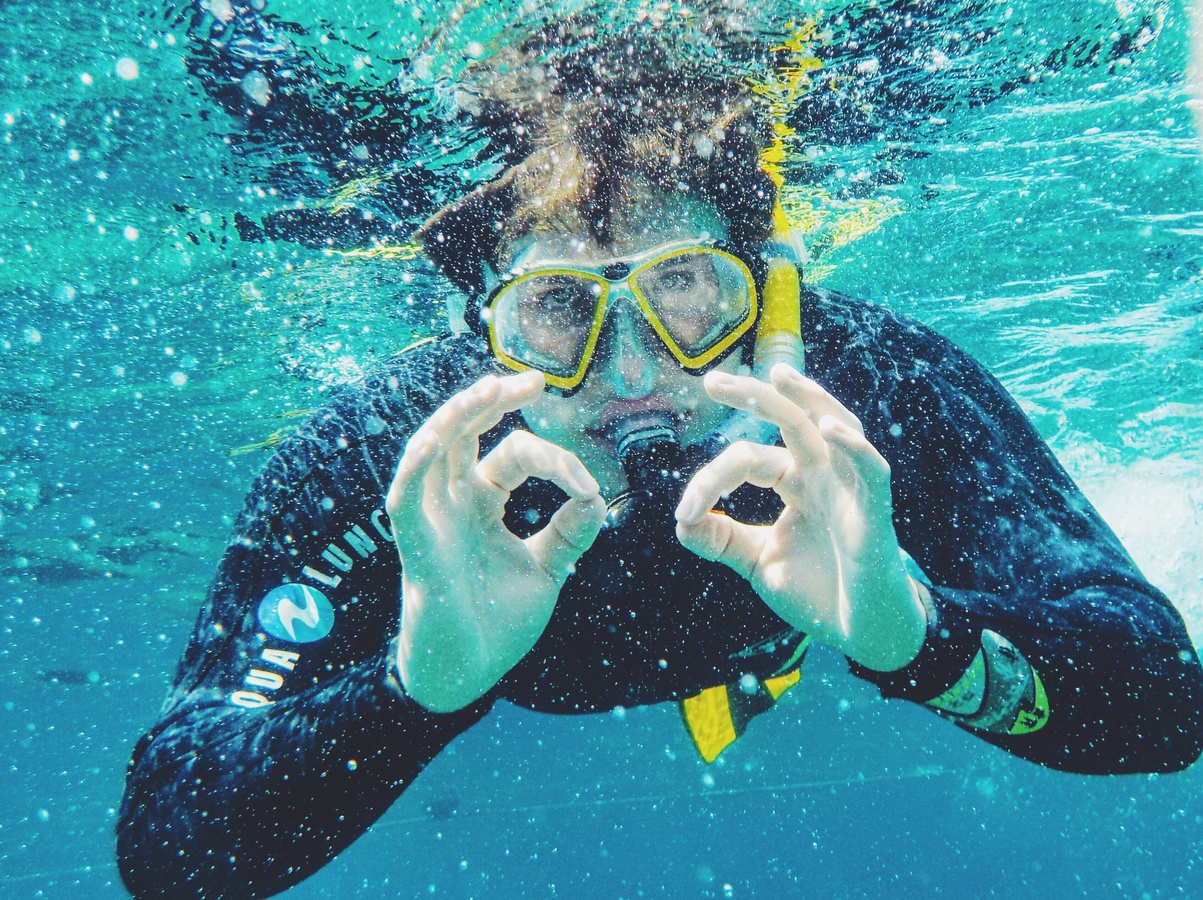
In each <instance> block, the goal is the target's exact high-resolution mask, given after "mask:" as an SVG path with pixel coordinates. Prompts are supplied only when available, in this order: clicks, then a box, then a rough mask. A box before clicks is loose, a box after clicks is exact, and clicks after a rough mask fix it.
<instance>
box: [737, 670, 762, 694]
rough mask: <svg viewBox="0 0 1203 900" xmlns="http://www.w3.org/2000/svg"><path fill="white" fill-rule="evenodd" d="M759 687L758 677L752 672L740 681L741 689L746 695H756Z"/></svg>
mask: <svg viewBox="0 0 1203 900" xmlns="http://www.w3.org/2000/svg"><path fill="white" fill-rule="evenodd" d="M757 685H758V682H757V681H756V676H755V675H753V674H752V673H751V672H748V673H746V674H745V675H744V676H743V677H742V678H740V679H739V689H740V690H741V691H743V692H744V693H745V694H755V693H756V687H757Z"/></svg>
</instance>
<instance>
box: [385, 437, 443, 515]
mask: <svg viewBox="0 0 1203 900" xmlns="http://www.w3.org/2000/svg"><path fill="white" fill-rule="evenodd" d="M438 449H439V439H438V436H437V435H436V434H435V433H434V432H433V431H425V430H423V429H421V428H419V429H418V430H417V431H415V432H414V433H413V434H412V435H411V436H410V438H409V441H407V442H406V444H405V452H404V453H402V454H401V459H400V461H399V462H398V463H397V472H396V474H395V475H393V483H392V484H391V485H390V486H389V489H388V496H387V497H386V498H385V501H384V509H385V512H387V513H388V515H389V518H390V519H392V520H393V521H394V522H396V521H397V519H398V518H402V519H403V518H406V517H408V516H412V515H413V513H414V511H415V510H417V509H420V508H421V503H422V486H423V483H424V481H425V478H426V474H427V473H428V472H429V471H430V468H431V466H433V465H434V462H435V459H436V457H437V455H438Z"/></svg>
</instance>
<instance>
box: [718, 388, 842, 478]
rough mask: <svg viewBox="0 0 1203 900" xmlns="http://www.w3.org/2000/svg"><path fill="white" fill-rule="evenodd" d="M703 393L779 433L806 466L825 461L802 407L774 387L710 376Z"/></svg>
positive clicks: (822, 447)
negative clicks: (771, 427) (775, 427)
mask: <svg viewBox="0 0 1203 900" xmlns="http://www.w3.org/2000/svg"><path fill="white" fill-rule="evenodd" d="M704 384H705V387H706V392H707V393H708V394H709V395H710V396H711V397H712V398H713V399H714V400H717V401H718V402H719V403H724V404H726V405H727V406H733V407H735V408H736V409H742V410H745V411H747V412H750V413H752V415H754V416H756V417H757V418H758V419H763V420H764V421H766V422H771V423H773V424H774V425H776V426H777V427H778V428H779V429H781V437H782V439H783V440H784V441H785V446H786V447H788V448H789V449H790V450H791V451H792V452H793V453H794V454H795V455H796V456H798V457H799V458H800V459H801V460H803V461H804V462H806V463H813V462H817V461H821V460H823V459H825V458H826V455H827V447H826V445H825V444H824V443H823V438H822V435H820V434H819V432H818V429H817V428H816V427H815V424H814V422H813V421H811V419H810V417H809V416H808V415H807V414H806V410H805V408H804V407H801V406H799V405H798V404H796V403H794V402H793V401H792V400H790V399H789V398H788V397H785V396H784V395H783V394H781V393H780V392H779V391H778V390H777V388H776V387H774V386H773V385H771V384H768V383H767V382H764V381H761V380H759V379H757V378H748V377H746V376H739V375H729V374H727V373H726V372H710V373H708V374H707V375H706V379H705V381H704Z"/></svg>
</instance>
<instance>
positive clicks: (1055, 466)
mask: <svg viewBox="0 0 1203 900" xmlns="http://www.w3.org/2000/svg"><path fill="white" fill-rule="evenodd" d="M856 329H857V330H858V331H860V332H863V333H864V334H866V335H870V336H871V343H872V344H873V347H874V348H875V349H874V350H872V351H871V352H870V354H869V356H872V355H874V354H876V355H877V358H876V359H875V360H874V361H873V363H871V364H868V365H865V366H863V367H862V366H859V365H853V364H845V363H842V362H841V361H840V360H828V363H829V364H830V365H831V366H832V371H831V372H830V375H829V380H830V381H831V382H832V384H833V388H834V389H835V391H836V392H837V396H838V395H839V392H843V393H844V394H845V395H846V396H848V397H849V398H850V399H852V401H853V402H852V405H853V408H854V409H855V411H856V412H857V413H858V415H860V416H861V418H862V421H863V422H864V423H865V427H866V433H867V435H868V437H869V439H870V440H871V441H872V442H873V444H874V445H875V446H876V447H877V448H878V449H879V450H880V451H881V452H882V454H883V455H884V456H885V457H886V459H887V460H888V461H889V463H890V466H891V480H892V485H893V495H894V518H895V526H896V530H897V533H898V536H899V541H900V543H901V545H902V547H903V549H904V550H905V551H907V553H909V554H910V556H912V557H913V558H914V560H915V561H917V562H918V564H919V566H920V567H921V569H922V571H923V573H924V574H925V575H926V577H927V578H928V579H930V582H931V590H930V602H929V609H928V619H929V622H928V633H927V638H926V641H925V643H924V645H923V648H922V650H921V651H920V653H919V655H918V657H917V658H916V659H915V660H914V661H913V662H912V663H911V664H910V665H908V666H907V667H905V668H904V669H902V670H899V671H897V672H893V673H884V674H883V673H877V672H873V671H871V670H868V669H864V668H863V667H858V666H854V667H853V669H854V672H856V674H858V675H860V676H861V677H864V678H867V679H868V680H870V681H873V682H875V683H876V684H877V685H878V686H879V687H880V688H881V691H882V693H883V695H885V696H887V697H902V698H906V699H909V700H914V701H917V702H921V703H925V704H928V705H929V706H931V707H932V708H933V709H936V710H937V711H938V712H940V714H941V715H944V716H947V717H949V718H951V719H953V720H954V721H956V722H957V723H958V724H960V725H962V726H963V727H966V728H968V729H970V730H972V731H974V732H975V733H977V734H980V735H981V736H982V737H983V738H985V739H986V740H987V741H990V742H991V743H994V744H997V745H998V746H999V747H1002V748H1004V749H1006V750H1008V751H1010V752H1012V753H1015V754H1017V755H1019V756H1022V757H1025V758H1027V759H1030V760H1033V761H1035V762H1039V763H1042V764H1044V765H1048V766H1051V767H1054V768H1059V769H1066V770H1070V771H1077V772H1086V773H1110V772H1150V771H1153V772H1155V771H1173V770H1178V769H1182V768H1185V767H1186V766H1188V765H1190V764H1191V763H1192V762H1194V760H1195V759H1197V758H1198V756H1199V753H1200V748H1201V746H1203V735H1201V726H1200V713H1199V710H1200V702H1201V701H1203V670H1201V669H1200V665H1199V660H1198V657H1197V655H1196V654H1195V651H1194V648H1193V647H1192V645H1191V642H1190V638H1189V636H1188V634H1187V631H1186V628H1185V626H1184V624H1183V621H1182V619H1181V617H1180V616H1179V614H1178V612H1177V611H1176V610H1175V609H1174V607H1173V606H1172V604H1171V603H1170V602H1169V600H1168V599H1167V598H1166V597H1165V596H1164V595H1163V594H1162V593H1161V592H1160V591H1158V590H1157V589H1156V588H1154V587H1153V586H1152V585H1151V584H1149V582H1148V581H1147V580H1146V579H1145V578H1144V577H1143V576H1142V575H1141V573H1140V572H1139V570H1138V569H1137V567H1136V565H1135V564H1134V563H1133V561H1132V560H1131V558H1130V557H1129V556H1128V554H1127V553H1126V552H1125V550H1124V549H1123V547H1122V546H1121V545H1120V543H1119V540H1118V539H1117V538H1116V537H1115V535H1114V534H1113V533H1112V532H1111V530H1110V529H1109V528H1108V527H1107V525H1106V524H1105V523H1104V522H1103V520H1102V518H1101V517H1100V516H1099V514H1098V513H1097V512H1096V511H1095V510H1094V509H1093V507H1091V505H1090V503H1089V502H1088V501H1087V500H1086V499H1085V497H1083V495H1082V493H1081V491H1080V490H1079V489H1078V487H1077V486H1076V485H1075V484H1074V483H1073V481H1072V480H1071V479H1070V477H1069V475H1068V474H1067V473H1066V472H1065V470H1064V469H1063V468H1062V467H1061V465H1060V464H1059V463H1058V462H1057V460H1056V459H1055V457H1054V456H1053V454H1052V452H1051V451H1050V450H1049V448H1048V447H1047V445H1046V444H1045V443H1044V441H1043V440H1042V439H1041V438H1040V436H1039V435H1038V434H1037V433H1036V431H1035V429H1034V428H1033V427H1032V425H1031V423H1029V422H1028V420H1027V418H1026V417H1025V416H1024V415H1023V413H1022V411H1021V410H1020V409H1019V408H1018V406H1017V405H1016V404H1015V402H1014V401H1013V400H1012V399H1011V398H1010V397H1009V396H1008V394H1007V393H1006V391H1005V390H1004V389H1003V388H1002V386H1001V385H1000V384H999V383H998V382H997V381H996V380H995V379H994V378H993V377H992V376H991V375H990V374H989V373H988V372H986V371H985V369H984V368H983V367H982V366H980V365H979V364H978V363H976V362H975V361H974V360H973V359H971V358H970V357H969V356H968V355H967V354H965V353H963V352H962V351H960V350H958V349H957V348H956V347H954V346H953V345H951V344H950V343H949V342H947V341H945V340H943V339H941V338H939V337H938V336H936V335H934V334H932V333H931V332H930V331H927V330H926V329H923V328H921V327H919V326H916V325H912V324H909V323H906V322H900V321H898V320H896V319H892V318H890V317H888V316H887V317H884V318H879V319H877V320H876V321H862V322H860V323H859V324H858V325H857V326H856ZM862 355H863V354H862ZM848 358H849V359H850V358H851V355H849V357H848Z"/></svg>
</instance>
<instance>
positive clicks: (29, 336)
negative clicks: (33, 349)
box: [25, 328, 42, 344]
mask: <svg viewBox="0 0 1203 900" xmlns="http://www.w3.org/2000/svg"><path fill="white" fill-rule="evenodd" d="M25 343H27V344H40V343H42V332H40V331H38V330H37V329H36V328H26V329H25Z"/></svg>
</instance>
